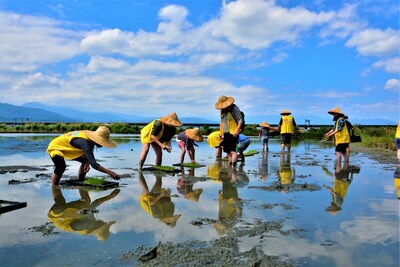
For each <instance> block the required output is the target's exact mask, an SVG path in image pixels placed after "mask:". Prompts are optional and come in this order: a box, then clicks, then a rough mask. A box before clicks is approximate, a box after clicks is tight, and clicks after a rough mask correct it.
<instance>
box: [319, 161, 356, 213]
mask: <svg viewBox="0 0 400 267" xmlns="http://www.w3.org/2000/svg"><path fill="white" fill-rule="evenodd" d="M351 181H352V177H350V170H349V169H348V162H344V164H343V167H342V168H341V163H340V161H337V162H336V166H335V180H334V182H333V188H331V187H328V186H325V187H326V188H327V189H328V191H329V192H330V193H331V196H332V202H331V205H330V206H329V207H328V208H326V211H328V212H330V213H331V214H333V215H336V213H337V212H338V211H340V210H342V205H343V202H344V198H345V197H346V194H347V190H348V189H349V185H350V183H351Z"/></svg>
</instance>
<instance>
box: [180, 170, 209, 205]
mask: <svg viewBox="0 0 400 267" xmlns="http://www.w3.org/2000/svg"><path fill="white" fill-rule="evenodd" d="M196 182H197V180H196V179H195V178H194V168H190V169H189V171H188V173H187V174H186V173H185V171H184V170H182V177H181V178H179V179H178V182H177V186H176V189H177V190H178V192H179V193H180V194H181V195H182V196H183V197H184V198H185V199H188V200H191V201H195V202H198V201H199V198H200V195H201V193H203V189H202V188H197V189H193V185H194V184H195V183H196Z"/></svg>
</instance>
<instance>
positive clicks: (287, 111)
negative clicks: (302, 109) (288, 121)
mask: <svg viewBox="0 0 400 267" xmlns="http://www.w3.org/2000/svg"><path fill="white" fill-rule="evenodd" d="M290 114H292V112H290V111H289V110H287V109H285V110H284V111H282V112H281V115H290Z"/></svg>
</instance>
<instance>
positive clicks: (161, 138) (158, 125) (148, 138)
mask: <svg viewBox="0 0 400 267" xmlns="http://www.w3.org/2000/svg"><path fill="white" fill-rule="evenodd" d="M180 126H182V123H181V122H180V121H179V119H178V115H176V113H175V112H173V113H171V114H169V115H167V116H164V117H161V118H160V119H157V120H154V121H152V122H150V123H149V124H147V125H146V126H145V127H143V129H142V130H141V131H140V141H141V142H142V152H141V153H140V158H139V171H141V170H142V168H143V164H144V162H145V161H146V157H147V154H148V153H149V148H150V145H151V147H152V148H153V150H154V152H155V154H156V162H155V164H156V165H157V166H161V163H162V151H163V150H165V151H167V152H168V153H171V151H172V146H171V139H172V137H173V136H174V135H175V133H176V127H180Z"/></svg>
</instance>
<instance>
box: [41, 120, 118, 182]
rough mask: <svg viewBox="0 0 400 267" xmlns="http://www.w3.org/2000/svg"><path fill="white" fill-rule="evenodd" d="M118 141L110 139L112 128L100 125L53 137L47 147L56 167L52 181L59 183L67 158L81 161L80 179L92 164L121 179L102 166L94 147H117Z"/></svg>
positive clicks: (99, 169) (83, 177)
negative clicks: (95, 127) (91, 128)
mask: <svg viewBox="0 0 400 267" xmlns="http://www.w3.org/2000/svg"><path fill="white" fill-rule="evenodd" d="M116 145H117V144H116V143H115V142H113V141H111V140H110V129H108V127H106V126H100V127H99V128H97V130H96V131H89V130H82V131H74V132H69V133H66V134H63V135H61V136H59V137H56V138H55V139H53V140H52V141H51V142H50V144H49V146H48V147H47V153H49V155H50V157H51V159H52V161H53V162H54V165H55V169H54V172H53V175H52V183H53V184H54V185H58V183H59V182H60V179H61V177H62V175H63V174H64V172H65V169H66V164H65V159H68V160H76V161H79V162H80V163H81V167H80V168H79V173H78V179H79V180H84V179H85V176H86V173H87V172H88V171H89V169H90V167H89V165H90V166H92V168H93V169H95V170H98V171H100V172H104V173H106V174H108V175H110V176H111V177H112V178H114V179H119V176H118V174H116V173H115V172H113V171H111V170H109V169H107V168H105V167H103V166H101V165H100V164H98V163H97V162H96V159H95V157H94V155H93V149H94V147H95V146H96V147H102V146H105V147H108V148H113V147H116Z"/></svg>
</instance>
